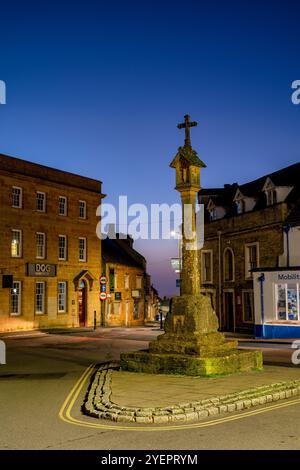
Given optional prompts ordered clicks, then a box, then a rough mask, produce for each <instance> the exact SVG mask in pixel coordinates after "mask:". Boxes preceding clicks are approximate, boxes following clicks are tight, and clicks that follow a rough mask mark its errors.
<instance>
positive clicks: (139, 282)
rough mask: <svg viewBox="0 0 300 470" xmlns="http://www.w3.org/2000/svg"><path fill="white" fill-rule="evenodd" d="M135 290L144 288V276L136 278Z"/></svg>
mask: <svg viewBox="0 0 300 470" xmlns="http://www.w3.org/2000/svg"><path fill="white" fill-rule="evenodd" d="M135 288H136V289H141V288H142V276H136V278H135Z"/></svg>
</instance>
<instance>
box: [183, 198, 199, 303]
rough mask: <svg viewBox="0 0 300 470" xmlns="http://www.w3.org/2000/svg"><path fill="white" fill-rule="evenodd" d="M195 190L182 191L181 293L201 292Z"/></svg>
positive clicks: (192, 293) (194, 293)
mask: <svg viewBox="0 0 300 470" xmlns="http://www.w3.org/2000/svg"><path fill="white" fill-rule="evenodd" d="M195 198H196V194H195V191H194V190H185V191H182V192H181V203H182V261H181V263H182V264H181V288H180V294H181V295H197V294H199V293H200V266H199V249H198V246H197V232H196V211H195Z"/></svg>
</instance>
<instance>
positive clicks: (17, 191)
mask: <svg viewBox="0 0 300 470" xmlns="http://www.w3.org/2000/svg"><path fill="white" fill-rule="evenodd" d="M12 207H15V208H18V209H21V208H22V188H18V187H17V186H13V187H12Z"/></svg>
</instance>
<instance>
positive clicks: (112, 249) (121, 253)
mask: <svg viewBox="0 0 300 470" xmlns="http://www.w3.org/2000/svg"><path fill="white" fill-rule="evenodd" d="M102 257H103V260H104V261H105V262H106V263H115V264H122V265H125V266H131V267H136V268H141V269H143V270H144V271H145V269H146V260H145V258H144V257H143V256H142V255H141V254H140V253H139V252H138V251H136V250H134V248H132V246H131V243H130V242H129V240H126V239H125V240H122V239H118V238H117V239H111V238H106V239H105V240H102Z"/></svg>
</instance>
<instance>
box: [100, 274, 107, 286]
mask: <svg viewBox="0 0 300 470" xmlns="http://www.w3.org/2000/svg"><path fill="white" fill-rule="evenodd" d="M106 283H107V278H106V276H101V277H100V284H106Z"/></svg>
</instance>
